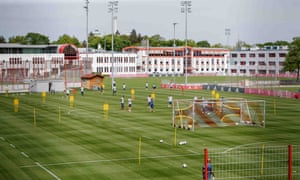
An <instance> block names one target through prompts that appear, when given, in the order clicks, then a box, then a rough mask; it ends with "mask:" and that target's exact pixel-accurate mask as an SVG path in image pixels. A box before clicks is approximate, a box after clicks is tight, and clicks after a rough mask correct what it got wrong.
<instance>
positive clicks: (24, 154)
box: [21, 152, 29, 158]
mask: <svg viewBox="0 0 300 180" xmlns="http://www.w3.org/2000/svg"><path fill="white" fill-rule="evenodd" d="M21 154H22V155H23V156H25V157H27V158H29V156H28V155H27V154H26V153H24V152H21Z"/></svg>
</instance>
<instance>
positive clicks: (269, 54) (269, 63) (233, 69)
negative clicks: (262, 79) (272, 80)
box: [228, 46, 288, 76]
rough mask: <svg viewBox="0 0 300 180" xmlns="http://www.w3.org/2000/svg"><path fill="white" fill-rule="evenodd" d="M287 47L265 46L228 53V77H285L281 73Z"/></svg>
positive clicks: (283, 73)
mask: <svg viewBox="0 0 300 180" xmlns="http://www.w3.org/2000/svg"><path fill="white" fill-rule="evenodd" d="M287 53H288V47H287V46H266V47H264V48H262V49H259V48H251V49H242V50H239V51H231V52H230V64H229V71H228V72H229V73H228V75H237V76H253V75H277V76H278V75H285V74H286V73H285V72H283V71H282V69H283V66H284V65H283V63H284V61H285V57H286V55H287Z"/></svg>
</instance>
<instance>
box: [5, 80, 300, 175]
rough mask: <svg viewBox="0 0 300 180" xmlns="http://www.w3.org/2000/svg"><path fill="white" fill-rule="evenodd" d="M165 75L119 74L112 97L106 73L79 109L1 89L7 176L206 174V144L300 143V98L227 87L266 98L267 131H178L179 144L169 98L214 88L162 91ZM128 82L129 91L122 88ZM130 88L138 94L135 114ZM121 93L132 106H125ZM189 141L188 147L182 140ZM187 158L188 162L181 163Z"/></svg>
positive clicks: (57, 99) (59, 98)
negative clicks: (100, 87) (150, 103)
mask: <svg viewBox="0 0 300 180" xmlns="http://www.w3.org/2000/svg"><path fill="white" fill-rule="evenodd" d="M160 80H161V79H160V78H157V77H156V78H147V79H145V78H126V79H116V81H117V85H118V92H117V96H112V92H111V90H109V89H108V87H110V81H111V79H109V78H107V79H106V80H105V83H106V84H105V85H106V88H105V91H104V94H100V93H99V92H98V91H85V95H84V96H81V95H80V92H79V89H78V90H77V93H76V95H75V101H74V107H70V102H69V100H68V99H67V98H66V97H65V95H64V94H63V93H56V94H55V95H51V96H50V95H48V94H47V96H46V100H45V102H43V101H42V96H41V93H32V94H31V95H28V94H25V93H20V94H9V96H6V95H5V94H0V130H1V131H0V179H22V180H23V179H102V180H103V179H124V180H125V179H200V177H201V175H202V174H201V166H202V161H203V149H204V148H205V147H207V148H225V149H226V148H228V149H229V148H233V147H238V146H253V145H259V144H271V145H288V144H298V143H299V139H300V133H299V127H300V120H299V116H300V101H299V100H296V99H284V98H279V97H264V96H255V95H244V94H239V93H228V92H220V95H221V96H224V97H242V98H247V99H260V100H265V101H266V128H257V127H238V126H236V127H219V128H198V129H195V131H188V130H184V129H176V146H175V145H174V128H172V119H171V118H172V109H171V108H168V104H167V101H168V96H169V95H172V96H173V98H174V99H193V97H194V96H198V97H201V96H203V97H207V98H209V97H210V95H211V92H210V91H207V90H203V91H199V90H197V91H188V90H187V91H184V93H183V92H182V91H181V90H172V91H171V90H169V89H161V88H159V84H160ZM206 80H207V79H206ZM146 81H147V82H148V83H149V86H150V87H149V90H146V89H145V82H146ZM191 81H194V82H197V79H196V78H194V79H192V80H191ZM212 81H213V80H212ZM123 82H125V83H126V85H127V89H126V90H122V89H121V86H122V83H123ZM152 84H156V85H157V87H158V88H157V89H156V90H155V96H156V98H155V112H149V110H148V109H147V96H148V95H150V94H151V93H152V92H153V91H152V89H151V86H152ZM131 89H134V90H135V97H134V100H133V108H132V112H128V111H127V98H128V97H129V96H130V95H131ZM122 95H124V96H125V111H121V110H120V97H121V96H122ZM14 98H18V99H19V103H20V104H19V109H18V112H14V106H13V100H14ZM105 103H108V104H109V111H108V114H107V118H105V116H104V112H103V104H105ZM140 138H141V141H140ZM160 140H163V143H161V142H160ZM183 140H186V141H187V144H186V145H179V144H178V143H179V142H180V141H183ZM140 143H141V144H140ZM139 144H140V146H139ZM183 163H185V164H187V165H188V167H187V168H182V164H183Z"/></svg>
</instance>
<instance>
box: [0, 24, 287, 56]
mask: <svg viewBox="0 0 300 180" xmlns="http://www.w3.org/2000/svg"><path fill="white" fill-rule="evenodd" d="M111 40H112V36H111V34H107V35H104V36H98V35H96V34H94V33H93V32H90V33H89V36H88V43H89V45H88V46H89V47H90V48H94V49H98V48H99V46H101V48H102V49H104V50H111ZM145 40H147V41H148V42H149V44H148V45H149V46H152V47H172V46H173V45H174V39H165V38H164V37H162V36H160V35H159V34H155V35H152V36H147V35H141V34H140V33H137V32H136V30H135V29H133V30H132V31H131V32H130V34H128V35H126V34H120V33H119V32H118V31H117V32H116V34H114V50H115V51H121V50H122V48H124V47H127V46H146V44H145ZM143 42H144V43H143ZM0 43H19V44H28V45H42V44H69V43H70V44H74V45H75V46H77V47H86V41H85V40H84V41H81V42H80V41H79V40H78V38H76V37H75V36H70V35H67V34H63V35H61V36H59V37H58V39H57V40H56V41H52V42H51V41H50V39H49V37H48V36H46V35H43V34H40V33H35V32H29V33H27V34H26V35H24V36H22V35H18V36H12V37H9V38H8V40H6V39H5V38H4V36H1V35H0ZM175 45H176V46H184V45H185V41H184V40H179V39H175ZM187 45H188V46H191V47H211V48H228V49H231V50H235V49H240V48H241V47H252V45H250V44H247V43H246V42H244V41H240V40H239V41H238V42H237V43H236V45H235V46H234V47H232V46H228V45H223V44H221V43H217V44H210V43H209V42H208V41H207V40H202V41H197V42H196V41H194V40H192V39H188V40H187ZM282 45H285V46H289V45H290V43H289V42H287V41H276V42H266V43H262V44H256V46H258V47H264V46H282Z"/></svg>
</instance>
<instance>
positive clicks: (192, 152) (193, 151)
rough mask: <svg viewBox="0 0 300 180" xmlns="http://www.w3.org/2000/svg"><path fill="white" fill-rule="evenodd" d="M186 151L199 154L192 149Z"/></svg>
mask: <svg viewBox="0 0 300 180" xmlns="http://www.w3.org/2000/svg"><path fill="white" fill-rule="evenodd" d="M188 151H189V152H191V153H194V154H200V153H198V152H196V151H193V150H188Z"/></svg>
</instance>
